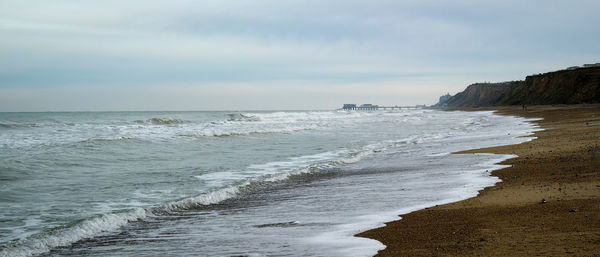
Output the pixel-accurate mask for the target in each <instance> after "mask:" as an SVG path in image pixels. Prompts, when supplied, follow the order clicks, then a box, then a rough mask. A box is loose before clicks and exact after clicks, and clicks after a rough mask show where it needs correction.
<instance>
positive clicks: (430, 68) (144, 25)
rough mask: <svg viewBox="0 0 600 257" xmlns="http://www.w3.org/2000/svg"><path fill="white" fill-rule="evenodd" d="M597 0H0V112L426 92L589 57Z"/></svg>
mask: <svg viewBox="0 0 600 257" xmlns="http://www.w3.org/2000/svg"><path fill="white" fill-rule="evenodd" d="M598 10H600V1H597V0H590V1H586V0H573V1H563V0H560V1H556V0H546V1H526V0H519V1H515V0H503V1H481V0H456V1H429V0H414V1H413V0H364V1H358V0H326V1H324V0H319V1H313V0H304V1H296V0H252V1H250V0H204V1H198V0H195V1H188V0H169V1H166V0H165V1H157V0H129V1H127V0H102V1H95V0H85V1H82V0H43V1H42V0H1V1H0V111H128V110H262V109H270V110H307V109H335V108H339V107H341V105H342V104H343V103H357V104H362V103H371V104H379V105H415V104H434V103H436V102H437V99H438V97H439V96H440V95H442V94H445V93H451V94H455V93H457V92H460V91H462V90H463V89H464V88H465V87H466V86H467V85H469V84H472V83H476V82H500V81H508V80H521V79H524V78H525V76H527V75H531V74H536V73H543V72H548V71H553V70H559V69H563V68H567V67H570V66H576V65H582V64H585V63H597V62H600V43H598V42H600V15H598Z"/></svg>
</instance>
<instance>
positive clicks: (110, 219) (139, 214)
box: [0, 208, 148, 257]
mask: <svg viewBox="0 0 600 257" xmlns="http://www.w3.org/2000/svg"><path fill="white" fill-rule="evenodd" d="M147 215H148V213H147V211H146V210H144V209H142V208H137V209H135V210H132V211H129V212H124V213H109V214H104V215H101V216H99V217H96V218H92V219H88V220H84V221H82V222H79V223H77V224H74V225H72V226H70V227H66V228H61V229H57V230H53V231H51V232H48V233H45V234H38V235H34V236H30V237H27V238H25V239H21V240H18V241H13V242H11V243H9V244H8V245H6V246H5V247H4V248H3V249H2V250H1V251H0V256H1V257H16V256H33V255H37V254H41V253H45V252H48V251H50V250H51V249H53V248H56V247H62V246H68V245H71V244H72V243H75V242H77V241H79V240H82V239H85V238H91V237H94V236H96V235H98V234H99V233H102V232H106V231H112V230H115V229H117V228H119V227H121V226H123V225H125V224H127V223H128V222H133V221H137V220H141V219H144V218H146V216H147Z"/></svg>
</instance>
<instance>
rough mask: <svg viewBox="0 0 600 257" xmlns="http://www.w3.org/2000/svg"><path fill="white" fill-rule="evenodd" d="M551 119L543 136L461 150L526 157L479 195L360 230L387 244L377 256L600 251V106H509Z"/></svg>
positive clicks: (507, 110)
mask: <svg viewBox="0 0 600 257" xmlns="http://www.w3.org/2000/svg"><path fill="white" fill-rule="evenodd" d="M467 110H495V111H496V113H497V114H500V115H514V116H520V117H525V118H543V120H539V121H534V123H536V124H537V125H539V126H541V127H542V128H543V129H544V130H542V131H537V132H535V133H534V134H533V135H531V136H533V137H536V139H534V140H532V141H528V142H525V143H521V144H516V145H507V146H499V147H490V148H483V149H474V150H468V151H463V152H459V153H456V154H474V153H494V154H514V155H517V156H518V157H516V158H511V159H508V160H505V161H503V162H500V163H499V164H503V165H511V166H510V167H507V168H504V169H500V170H495V171H493V172H492V173H491V175H492V176H496V177H498V178H500V179H501V180H502V182H499V183H497V184H496V185H494V186H491V187H487V188H485V189H483V190H481V191H479V194H478V195H477V196H476V197H473V198H469V199H466V200H462V201H458V202H454V203H449V204H445V205H439V206H436V207H432V208H426V209H421V210H418V211H414V212H411V213H408V214H404V215H401V219H400V220H397V221H392V222H389V223H386V226H384V227H380V228H376V229H372V230H368V231H365V232H362V233H359V234H357V235H356V236H358V237H366V238H370V239H375V240H377V241H379V242H381V243H383V244H384V245H386V248H385V249H384V250H381V251H379V252H378V254H377V256H533V255H541V256H556V255H574V256H600V254H599V253H600V169H599V168H598V167H600V108H599V107H598V106H591V107H585V106H561V107H530V108H528V110H522V109H521V108H520V107H518V108H517V107H501V108H485V109H481V108H480V109H467Z"/></svg>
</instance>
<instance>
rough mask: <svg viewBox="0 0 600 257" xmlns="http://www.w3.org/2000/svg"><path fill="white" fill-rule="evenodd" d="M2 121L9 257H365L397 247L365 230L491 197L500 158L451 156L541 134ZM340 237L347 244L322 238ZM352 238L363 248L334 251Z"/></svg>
mask: <svg viewBox="0 0 600 257" xmlns="http://www.w3.org/2000/svg"><path fill="white" fill-rule="evenodd" d="M2 115H6V114H2ZM0 120H2V123H3V124H11V125H10V128H5V127H0V130H2V133H0V146H1V147H2V150H3V151H0V157H2V160H3V163H2V165H3V169H4V170H3V172H2V174H0V176H2V180H0V183H2V184H1V185H0V195H2V198H0V201H2V202H1V203H2V205H3V206H6V208H3V209H0V220H1V221H0V222H4V223H3V224H2V225H3V227H4V228H7V229H4V230H0V234H1V235H2V238H3V239H5V238H10V241H9V240H4V241H2V242H1V243H2V246H1V247H0V252H1V254H2V255H0V256H13V255H16V256H31V255H37V254H40V253H42V254H43V253H45V252H48V251H52V254H55V255H66V256H77V255H82V254H83V253H85V255H88V256H103V254H105V253H106V252H103V250H102V249H103V248H102V247H103V245H105V246H106V244H109V245H110V247H113V248H114V249H119V252H118V253H115V254H119V255H148V256H156V255H164V254H165V253H169V254H172V255H178V256H191V255H195V254H197V253H198V251H201V252H203V253H206V254H207V255H216V256H228V255H251V254H256V255H262V256H265V255H276V254H287V255H297V254H298V253H300V252H301V253H304V254H305V255H310V256H345V255H347V254H352V255H358V256H360V255H363V254H364V253H366V252H369V251H371V252H373V251H376V249H378V247H381V245H378V243H377V242H368V241H369V240H366V239H354V238H352V234H353V233H354V232H353V231H354V230H352V232H351V229H352V228H359V227H360V228H361V229H362V228H363V225H364V229H368V228H367V227H369V226H375V225H376V224H375V223H374V222H375V220H379V221H382V220H386V219H387V218H376V217H378V216H386V217H387V216H388V215H387V213H393V214H397V211H398V206H400V205H401V206H420V204H432V203H437V202H439V201H442V200H444V199H451V198H452V195H453V194H454V196H456V195H458V194H457V192H460V190H455V189H456V188H466V189H468V190H471V191H473V190H474V191H476V189H475V188H473V187H471V185H475V186H476V185H477V184H478V183H479V182H477V181H476V179H475V177H476V174H474V173H473V172H471V171H472V170H475V169H473V168H472V167H473V166H474V165H477V164H478V163H480V162H481V160H480V159H478V158H488V157H486V156H466V157H461V158H462V159H460V158H459V160H457V159H456V157H455V156H454V155H451V154H448V153H451V152H455V151H458V150H466V149H469V148H473V147H486V146H494V145H501V144H509V143H515V142H519V141H520V140H529V139H528V138H519V139H515V137H519V136H526V135H528V133H530V132H531V131H530V130H531V126H529V125H527V120H524V119H519V118H514V117H502V116H496V115H493V114H491V113H487V112H486V113H458V112H456V113H445V112H435V111H430V110H402V111H393V112H346V111H325V112H239V113H232V112H167V113H153V112H135V113H99V114H95V113H94V114H93V115H90V114H87V113H60V114H52V113H50V114H19V115H14V116H11V115H8V116H7V117H0ZM22 124H38V125H39V126H35V127H33V126H29V125H23V126H21V125H22ZM453 128H454V129H453ZM528 130H529V131H528ZM186 133H187V134H189V135H190V136H182V135H184V134H186ZM509 134H510V135H509ZM249 135H252V136H249ZM4 150H5V151H4ZM486 176H487V175H486ZM484 180H485V179H484ZM435 181H438V182H439V183H446V184H435V183H432V182H435ZM438 182H436V183H438ZM434 185H435V186H434ZM445 188H447V189H445ZM374 189H376V190H374ZM471 191H469V192H471ZM449 192H450V193H449ZM451 192H455V193H451ZM468 195H469V194H468V193H464V194H462V195H460V197H467V196H468ZM8 210H10V211H8ZM390 216H394V215H390ZM21 217H23V218H21ZM173 217H176V218H173ZM4 224H6V225H4ZM150 224H151V226H150ZM361 224H363V225H361ZM374 224H375V225H374ZM263 225H264V226H263ZM347 229H348V230H347ZM198 231H202V233H199V232H198ZM344 231H345V232H344ZM328 232H331V233H332V234H329V236H330V237H329V239H331V241H330V243H331V244H328V243H327V242H328V241H327V240H325V241H323V240H321V241H322V242H324V244H312V243H311V242H312V241H311V240H310V239H311V238H315V237H317V238H318V237H319V235H324V234H325V235H326V234H327V233H328ZM356 232H358V231H356ZM2 233H3V234H2ZM123 235H127V236H123ZM205 235H211V236H210V237H207V236H205ZM5 236H6V237H5ZM148 238H151V239H152V240H158V241H153V242H154V243H151V241H146V239H148ZM13 239H14V240H13ZM184 239H185V240H184ZM231 240H235V241H236V242H245V243H244V247H241V246H239V244H229V243H228V242H231ZM365 240H366V241H365ZM157 242H160V243H157ZM344 242H346V243H348V244H346V245H347V246H349V245H352V247H355V248H354V250H352V251H349V252H336V251H332V250H331V249H333V246H334V245H344V244H345V243H344ZM75 243H76V244H75ZM369 249H371V250H369Z"/></svg>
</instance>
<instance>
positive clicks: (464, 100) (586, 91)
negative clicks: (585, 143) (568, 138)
mask: <svg viewBox="0 0 600 257" xmlns="http://www.w3.org/2000/svg"><path fill="white" fill-rule="evenodd" d="M588 103H600V67H598V66H592V67H584V68H570V69H567V70H560V71H555V72H548V73H544V74H538V75H532V76H527V77H526V78H525V80H524V81H510V82H501V83H476V84H472V85H469V86H468V87H467V88H466V89H465V90H464V91H462V92H460V93H457V94H456V95H454V96H452V97H450V98H447V99H445V101H444V102H441V101H440V102H439V103H437V104H436V105H434V106H433V107H435V108H461V107H484V106H497V105H524V104H528V105H556V104H588Z"/></svg>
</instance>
